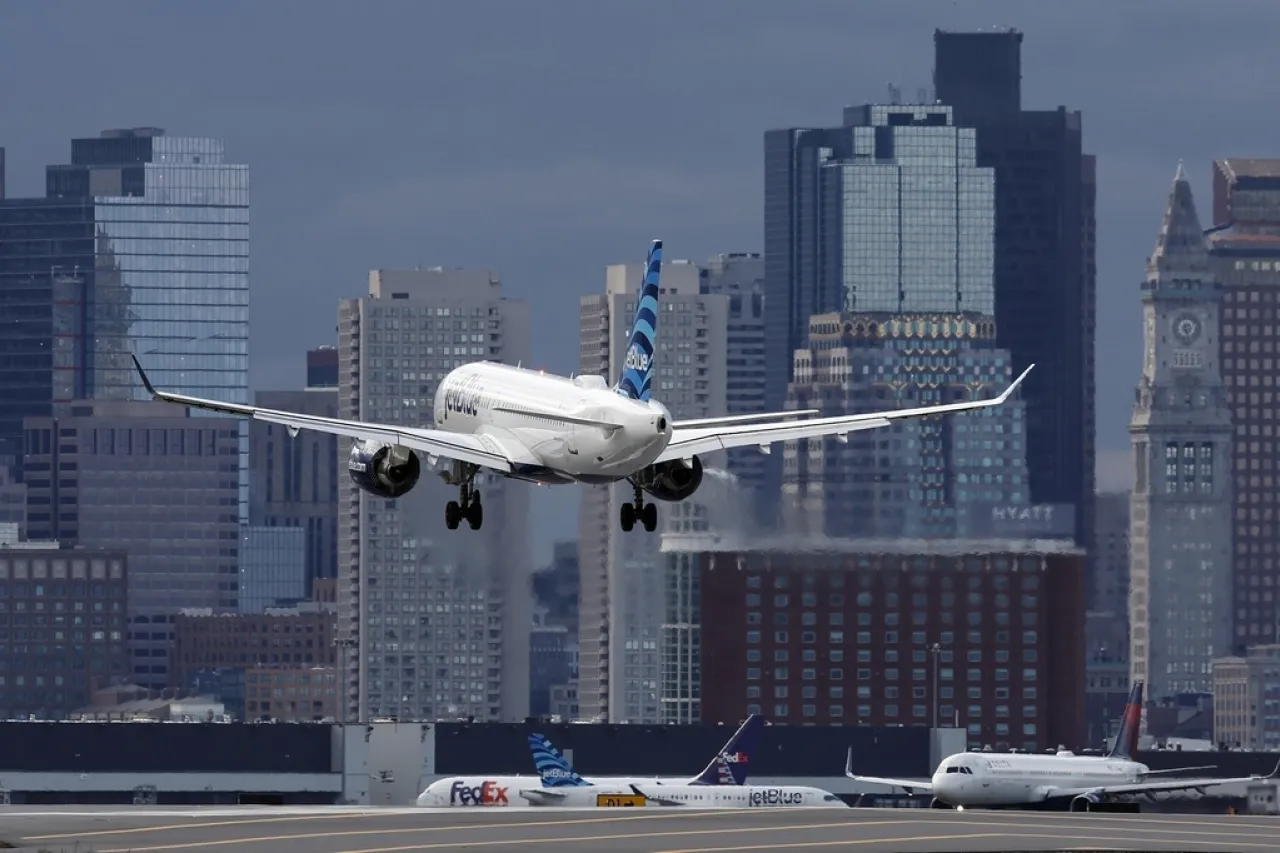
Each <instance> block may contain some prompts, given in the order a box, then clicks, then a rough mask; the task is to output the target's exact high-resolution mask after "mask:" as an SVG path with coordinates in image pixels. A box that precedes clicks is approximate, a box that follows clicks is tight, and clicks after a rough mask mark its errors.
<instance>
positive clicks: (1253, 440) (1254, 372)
mask: <svg viewBox="0 0 1280 853" xmlns="http://www.w3.org/2000/svg"><path fill="white" fill-rule="evenodd" d="M1213 213H1214V216H1213V225H1214V227H1213V229H1211V230H1210V232H1209V235H1208V236H1209V263H1210V266H1211V268H1212V271H1213V275H1214V277H1215V279H1216V280H1217V282H1218V284H1219V286H1221V288H1222V335H1221V337H1220V341H1221V344H1220V354H1221V365H1222V381H1223V382H1224V383H1225V385H1226V389H1227V403H1228V405H1229V406H1230V409H1231V419H1232V423H1233V424H1234V427H1235V441H1234V442H1233V444H1232V460H1231V470H1232V488H1233V491H1234V500H1235V511H1234V513H1233V521H1232V527H1233V530H1232V539H1233V547H1234V554H1233V557H1232V565H1233V575H1234V582H1233V584H1232V592H1233V598H1234V613H1233V619H1232V622H1233V631H1232V634H1233V636H1232V645H1231V648H1227V649H1221V650H1216V652H1217V653H1219V654H1233V655H1245V654H1246V653H1247V649H1248V648H1249V647H1251V646H1254V645H1258V644H1262V643H1273V644H1274V643H1280V583H1277V580H1276V579H1277V577H1280V488H1278V487H1280V462H1278V461H1277V460H1280V382H1277V380H1276V373H1277V368H1280V344H1278V343H1277V336H1276V332H1277V329H1280V159H1254V158H1234V157H1233V158H1229V159H1225V160H1217V161H1215V162H1214V164H1213Z"/></svg>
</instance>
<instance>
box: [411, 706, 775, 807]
mask: <svg viewBox="0 0 1280 853" xmlns="http://www.w3.org/2000/svg"><path fill="white" fill-rule="evenodd" d="M763 728H764V718H763V717H761V716H760V715H759V714H752V715H751V716H749V717H747V719H746V720H745V721H744V722H743V723H742V725H741V726H739V727H738V730H737V731H736V732H734V733H733V736H732V737H730V738H729V740H728V741H727V742H726V743H725V745H724V747H723V748H721V750H720V751H719V752H718V753H716V755H715V757H714V758H712V759H711V763H709V764H708V765H707V766H706V768H705V769H704V770H703V771H702V772H701V773H699V774H698V775H697V776H694V777H693V778H692V779H690V778H688V777H681V778H677V779H661V778H653V777H597V776H593V777H592V781H593V782H598V783H601V784H609V785H615V786H616V785H626V784H629V783H631V782H642V783H644V784H646V785H661V786H666V785H680V786H691V787H702V786H711V785H741V784H742V783H743V782H744V781H746V778H747V764H748V763H749V762H750V760H751V753H752V752H754V751H755V748H756V743H757V742H759V739H760V730H761V729H763ZM535 738H538V739H539V740H546V739H545V738H543V737H542V735H530V736H529V745H530V747H531V748H532V749H533V761H534V766H535V767H537V769H538V773H539V775H538V776H536V777H535V776H449V777H446V778H444V779H437V780H436V781H434V782H432V783H431V784H430V785H428V786H427V789H426V790H425V791H423V792H422V793H421V794H419V795H418V805H419V806H425V807H428V808H437V807H448V806H508V807H509V806H528V805H529V804H530V803H529V800H528V798H522V797H519V796H516V794H515V793H508V792H516V791H523V790H527V789H531V788H533V789H536V787H537V786H538V785H539V784H541V785H545V786H547V787H549V788H555V787H559V786H561V785H565V784H569V781H568V777H566V778H565V779H562V778H561V777H560V774H559V773H558V772H557V771H558V770H559V769H561V767H562V766H564V759H563V758H562V757H561V756H560V754H559V753H558V752H556V751H555V748H554V747H551V744H550V742H547V746H548V747H550V749H551V754H550V755H548V754H545V753H542V752H540V751H539V750H538V749H537V748H536V747H534V743H535V740H534V739H535ZM549 759H550V760H549ZM556 761H558V762H560V764H556V763H555V762H556ZM569 775H571V776H572V777H573V778H578V777H577V774H575V773H573V770H572V768H569Z"/></svg>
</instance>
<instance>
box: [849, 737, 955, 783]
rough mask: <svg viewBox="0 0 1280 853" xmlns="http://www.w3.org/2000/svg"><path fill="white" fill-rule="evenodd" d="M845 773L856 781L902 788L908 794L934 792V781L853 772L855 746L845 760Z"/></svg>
mask: <svg viewBox="0 0 1280 853" xmlns="http://www.w3.org/2000/svg"><path fill="white" fill-rule="evenodd" d="M844 775H845V776H848V777H849V778H850V779H852V780H853V781H855V782H865V783H867V784H869V785H888V786H889V787H891V788H901V789H902V790H904V791H906V792H907V793H908V794H914V793H915V792H916V791H924V792H926V793H930V794H932V793H933V783H932V782H917V781H913V780H911V779H886V778H884V777H883V776H858V775H857V774H855V773H854V772H853V747H849V757H848V758H846V759H845V762H844Z"/></svg>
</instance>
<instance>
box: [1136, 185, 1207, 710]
mask: <svg viewBox="0 0 1280 853" xmlns="http://www.w3.org/2000/svg"><path fill="white" fill-rule="evenodd" d="M1221 306H1222V290H1221V287H1220V286H1219V285H1218V283H1217V282H1216V281H1215V280H1214V277H1213V273H1212V271H1211V270H1210V269H1209V252H1208V244H1207V242H1206V240H1205V238H1204V234H1203V232H1202V231H1201V228H1200V219H1199V217H1198V216H1197V215H1196V208H1195V200H1194V199H1193V198H1192V195H1191V185H1190V184H1189V183H1187V177H1186V173H1185V172H1184V171H1183V168H1182V164H1179V165H1178V172H1177V175H1176V176H1175V177H1174V181H1173V189H1172V190H1171V191H1170V193H1169V204H1168V207H1167V208H1166V209H1165V214H1164V221H1163V223H1162V224H1161V226H1160V235H1159V237H1157V238H1156V247H1155V251H1153V252H1152V253H1151V257H1150V258H1149V259H1148V261H1147V277H1146V281H1145V282H1143V285H1142V313H1143V324H1144V328H1145V333H1144V340H1145V344H1146V346H1145V355H1144V358H1143V365H1142V379H1141V381H1140V382H1139V383H1138V389H1137V395H1136V402H1135V404H1134V407H1133V420H1132V421H1131V422H1130V424H1129V434H1130V436H1131V438H1132V441H1133V456H1134V463H1135V467H1136V472H1135V473H1136V477H1135V483H1134V488H1133V502H1132V504H1131V510H1130V519H1131V521H1130V533H1129V540H1130V551H1131V555H1132V556H1131V561H1130V571H1131V579H1130V595H1129V624H1130V634H1131V640H1130V643H1131V651H1130V672H1131V674H1132V678H1133V679H1134V680H1135V681H1137V680H1143V681H1146V683H1147V695H1148V696H1149V697H1150V698H1151V699H1152V700H1153V701H1159V700H1160V699H1162V698H1164V697H1168V696H1173V695H1176V694H1179V693H1207V692H1209V691H1210V690H1211V689H1212V687H1213V684H1212V678H1211V674H1210V662H1211V661H1212V660H1213V659H1214V658H1215V657H1221V656H1222V654H1223V653H1224V652H1225V651H1227V650H1229V649H1230V646H1231V627H1232V626H1231V615H1232V614H1231V607H1232V605H1231V596H1230V593H1229V592H1227V591H1228V590H1230V589H1231V532H1232V520H1231V514H1232V513H1231V510H1232V503H1231V493H1232V483H1231V443H1232V436H1231V432H1232V429H1231V410H1230V409H1229V408H1228V403H1227V392H1226V387H1225V386H1224V385H1223V381H1222V373H1221V371H1220V370H1219V368H1218V358H1219V347H1218V336H1219V329H1220V328H1221V324H1220V319H1219V318H1220V316H1221Z"/></svg>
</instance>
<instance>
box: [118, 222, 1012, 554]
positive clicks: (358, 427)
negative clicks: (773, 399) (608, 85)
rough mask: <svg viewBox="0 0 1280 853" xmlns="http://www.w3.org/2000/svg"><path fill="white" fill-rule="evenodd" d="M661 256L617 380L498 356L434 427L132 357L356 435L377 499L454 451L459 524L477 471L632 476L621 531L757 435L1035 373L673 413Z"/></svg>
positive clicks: (210, 404) (840, 431)
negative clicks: (787, 406) (726, 413)
mask: <svg viewBox="0 0 1280 853" xmlns="http://www.w3.org/2000/svg"><path fill="white" fill-rule="evenodd" d="M661 268H662V241H661V240H655V241H653V245H652V246H651V247H650V249H649V257H648V262H647V264H646V266H645V275H644V282H643V284H642V286H641V290H640V297H639V300H638V303H637V307H636V313H635V318H634V320H633V321H632V324H631V336H630V344H629V346H628V348H627V352H626V357H625V358H624V360H623V364H622V371H621V376H620V377H619V379H618V382H617V384H615V385H614V386H613V387H612V388H610V387H609V386H608V383H607V382H606V380H605V378H604V377H603V376H575V377H573V378H572V379H569V378H566V377H562V376H554V375H547V374H545V373H544V372H542V371H538V370H528V369H522V368H520V367H518V366H517V367H511V366H510V365H506V364H497V363H495V362H488V361H480V362H473V363H471V364H464V365H462V366H461V367H458V368H455V369H454V370H453V371H451V372H450V373H449V374H448V375H447V376H446V377H445V378H444V379H443V380H442V381H441V383H440V386H439V388H437V389H436V395H435V407H434V421H435V426H434V428H427V427H412V426H395V425H391V424H376V423H363V422H360V421H348V420H341V419H336V418H325V417H320V416H317V415H305V414H299V413H295V412H281V411H275V410H272V409H263V408H259V407H257V406H247V405H240V404H236V403H224V402H219V401H217V400H204V399H201V398H198V397H189V396H187V395H185V394H175V393H170V392H165V391H158V390H156V388H154V387H153V386H152V384H151V381H150V380H149V379H148V378H147V375H146V373H145V372H144V371H143V369H142V365H141V363H139V362H138V359H137V357H136V356H135V357H134V365H135V366H136V367H137V369H138V373H139V375H140V376H141V379H142V384H143V386H144V387H145V388H146V389H147V392H148V393H150V394H151V396H152V397H153V398H155V399H157V400H163V401H165V402H169V403H176V404H179V405H183V406H192V407H195V408H200V409H209V410H211V411H215V412H222V413H224V414H232V415H239V416H241V417H246V418H255V419H257V420H261V421H267V422H269V423H275V424H283V425H284V426H286V427H287V428H288V429H289V431H290V433H292V434H296V433H297V431H298V430H300V429H313V430H318V431H320V432H325V433H331V434H334V435H340V436H345V437H349V438H353V439H355V443H354V445H353V446H352V448H351V457H350V459H349V461H348V463H347V473H348V475H349V476H350V477H351V479H352V480H353V481H354V482H355V484H356V485H357V486H359V487H360V488H361V489H363V490H364V491H366V492H369V493H370V494H373V495H376V496H378V497H381V498H398V497H400V496H401V495H404V494H406V493H408V492H409V490H410V489H412V488H413V487H414V486H415V485H416V484H417V482H418V478H419V477H420V476H421V475H422V462H421V460H420V459H419V454H421V455H422V456H425V457H426V459H427V463H428V464H429V465H431V466H435V465H437V464H438V463H439V461H440V460H442V459H444V460H450V461H451V462H452V464H451V465H450V466H449V467H448V469H447V470H442V471H441V472H440V476H441V477H442V478H443V479H444V481H445V482H446V483H449V484H450V485H456V486H458V488H459V489H460V494H459V498H458V500H456V501H449V502H448V504H447V505H446V506H445V523H446V524H447V526H448V527H449V529H451V530H452V529H456V528H457V527H458V524H459V522H461V521H462V520H463V519H465V520H466V521H467V523H468V524H469V525H470V526H471V529H472V530H479V529H480V526H481V524H482V523H483V521H484V510H483V509H482V506H481V503H480V493H479V491H477V489H476V485H475V478H476V475H477V474H478V473H479V472H480V471H481V470H485V471H489V472H492V473H494V474H496V475H498V476H503V477H508V478H511V479H516V480H525V481H529V482H533V483H539V484H542V485H553V484H563V483H586V484H592V485H596V484H602V483H614V482H618V481H620V480H626V481H628V482H629V483H630V484H631V486H632V487H633V489H634V491H635V498H634V500H633V501H632V502H629V503H626V504H623V506H622V509H621V518H620V522H621V524H622V529H623V530H631V529H632V528H633V527H634V526H635V523H636V522H637V521H639V522H640V523H641V524H643V525H644V529H645V530H648V531H652V530H655V529H656V528H657V524H658V512H657V506H656V505H655V504H651V503H648V504H647V503H645V495H648V496H649V497H652V498H656V499H657V500H661V501H683V500H685V499H687V498H689V497H690V496H691V495H693V493H694V492H696V491H697V489H698V486H699V485H700V484H701V482H702V462H701V461H700V459H699V456H700V455H702V454H707V453H712V452H714V451H717V450H724V449H727V448H731V447H750V446H753V445H754V446H758V447H759V448H760V450H761V452H764V453H768V452H769V450H770V448H771V446H772V445H773V444H774V442H778V441H793V440H796V439H804V438H818V437H820V436H828V435H831V436H836V437H837V438H839V439H840V440H841V441H847V440H848V434H849V433H850V432H854V431H857V430H864V429H874V428H877V427H883V426H887V425H889V424H890V423H892V422H893V421H895V420H901V419H904V418H917V417H926V416H929V415H941V414H947V413H949V412H965V411H972V410H975V409H984V408H988V407H991V406H999V405H1000V404H1002V403H1004V402H1005V401H1006V400H1008V399H1009V397H1010V395H1011V394H1012V393H1013V390H1014V388H1016V387H1017V386H1018V384H1019V383H1021V382H1022V380H1023V379H1024V378H1025V377H1026V375H1027V373H1029V372H1030V371H1031V367H1028V368H1027V369H1026V370H1025V371H1023V373H1022V375H1021V376H1019V377H1018V378H1017V379H1016V380H1014V382H1013V383H1012V384H1011V385H1010V386H1009V387H1008V388H1006V389H1005V390H1004V392H1003V393H1002V394H1000V395H999V396H997V397H994V398H992V399H987V400H970V401H966V402H959V403H947V404H944V405H939V406H930V407H925V408H915V409H900V410H897V411H891V412H875V413H866V414H860V415H842V416H837V417H826V418H812V419H809V420H791V418H794V417H796V416H797V415H801V414H813V413H814V411H815V410H806V411H804V412H796V411H792V412H773V413H768V414H753V415H737V416H731V417H719V418H703V419H699V420H674V419H673V418H672V417H671V413H670V412H669V411H667V408H666V407H665V406H664V405H662V403H661V402H659V401H658V400H656V399H654V398H653V396H652V387H653V377H654V373H655V370H656V369H657V367H658V365H657V362H656V359H655V358H654V353H655V352H656V346H657V334H658V332H657V328H658V316H659V311H658V297H659V295H660V293H661V291H660V290H659V286H658V284H659V276H660V273H661ZM775 310H777V309H775ZM1032 366H1034V365H1032ZM751 421H761V422H760V423H750V422H751Z"/></svg>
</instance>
